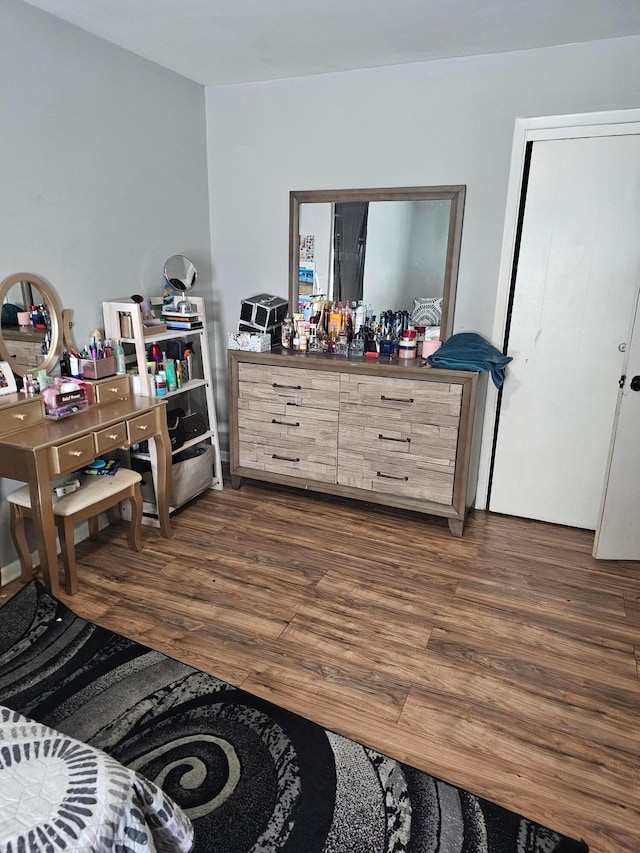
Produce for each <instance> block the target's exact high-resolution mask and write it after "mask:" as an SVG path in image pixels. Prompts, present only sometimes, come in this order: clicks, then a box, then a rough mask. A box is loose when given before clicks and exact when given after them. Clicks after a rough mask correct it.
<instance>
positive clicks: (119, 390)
mask: <svg viewBox="0 0 640 853" xmlns="http://www.w3.org/2000/svg"><path fill="white" fill-rule="evenodd" d="M93 393H94V394H95V402H96V403H97V404H98V405H101V404H102V403H109V402H112V401H114V400H126V399H127V397H130V396H131V387H130V383H129V377H128V376H112V377H110V378H109V379H105V380H103V381H102V382H96V384H95V385H94V387H93Z"/></svg>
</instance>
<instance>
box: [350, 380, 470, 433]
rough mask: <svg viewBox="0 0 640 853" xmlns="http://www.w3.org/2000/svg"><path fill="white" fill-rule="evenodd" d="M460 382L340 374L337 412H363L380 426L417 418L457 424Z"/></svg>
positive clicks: (418, 419) (459, 406)
mask: <svg viewBox="0 0 640 853" xmlns="http://www.w3.org/2000/svg"><path fill="white" fill-rule="evenodd" d="M461 405H462V385H461V384H457V383H448V382H428V381H425V380H421V379H415V380H414V379H397V378H392V377H389V378H386V377H376V376H361V375H359V374H353V373H351V374H349V373H343V374H341V376H340V412H341V417H342V413H346V412H349V411H353V410H355V411H358V410H360V411H363V412H365V411H366V415H365V416H366V417H368V418H376V419H378V420H377V423H379V424H380V425H382V424H383V423H385V422H387V421H388V419H389V418H391V419H393V420H396V421H397V420H403V421H418V422H422V423H431V424H437V425H440V426H450V427H456V428H457V427H458V425H459V422H460V410H461Z"/></svg>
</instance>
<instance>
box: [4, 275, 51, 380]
mask: <svg viewBox="0 0 640 853" xmlns="http://www.w3.org/2000/svg"><path fill="white" fill-rule="evenodd" d="M0 304H1V305H2V317H1V322H0V355H1V356H2V360H3V361H7V362H8V363H9V364H10V365H11V369H12V370H13V372H14V373H16V374H18V375H19V376H25V375H26V374H27V373H30V372H33V371H35V370H40V369H44V370H47V371H48V370H50V369H51V368H52V367H53V366H54V365H55V364H56V363H57V361H58V356H59V353H60V347H61V345H62V341H61V323H62V318H61V311H60V307H59V304H58V299H57V297H56V295H55V292H54V291H53V288H52V287H51V286H50V285H49V284H47V282H45V281H44V279H42V278H41V277H40V276H37V275H35V274H33V273H17V274H14V275H11V276H9V277H8V278H6V279H5V280H4V281H3V282H2V284H0Z"/></svg>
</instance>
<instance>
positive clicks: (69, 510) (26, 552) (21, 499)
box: [7, 468, 142, 595]
mask: <svg viewBox="0 0 640 853" xmlns="http://www.w3.org/2000/svg"><path fill="white" fill-rule="evenodd" d="M141 479H142V478H141V476H140V474H138V473H137V471H131V470H129V469H128V468H120V469H119V470H118V471H116V473H115V474H112V475H105V476H86V477H85V479H84V481H82V480H81V486H80V488H79V489H77V490H76V491H75V492H71V494H69V495H64V496H63V497H60V498H59V497H56V496H55V495H54V497H53V516H54V520H55V523H56V527H57V528H58V536H59V537H60V550H61V552H62V562H63V564H64V570H65V580H66V584H65V588H66V590H67V593H68V594H69V595H74V594H75V593H76V592H77V591H78V572H77V567H76V550H75V543H74V536H73V531H74V527H75V525H76V524H77V522H79V521H84V519H86V518H88V519H89V537H90V538H91V539H97V538H98V516H99V514H100V513H101V512H105V511H106V510H108V509H111V508H112V507H114V506H116V504H118V503H120V501H124V500H129V501H130V502H131V521H130V522H129V547H130V548H132V549H133V550H134V551H141V550H142V541H141V538H140V529H141V526H142V494H141V492H140V480H141ZM7 500H8V501H9V503H10V505H11V519H10V526H11V538H12V539H13V544H14V545H15V548H16V551H17V552H18V557H19V558H20V569H21V575H20V579H21V580H22V582H23V583H27V582H28V581H30V580H31V578H32V576H33V562H32V560H31V550H30V548H29V545H28V543H27V537H26V535H25V529H24V520H25V518H32V517H33V516H32V513H31V497H30V495H29V486H23V487H22V488H20V489H17V490H16V491H15V492H11V494H10V495H8V496H7Z"/></svg>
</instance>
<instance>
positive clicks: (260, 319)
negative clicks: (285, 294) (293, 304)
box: [240, 293, 289, 332]
mask: <svg viewBox="0 0 640 853" xmlns="http://www.w3.org/2000/svg"><path fill="white" fill-rule="evenodd" d="M288 310H289V303H288V302H287V300H286V299H282V298H281V297H280V296H271V295H270V294H268V293H260V294H259V295H258V296H251V297H249V299H243V300H242V303H241V306H240V322H241V323H247V324H249V325H251V326H252V327H253V329H256V330H261V331H263V332H268V331H270V330H271V329H272V328H273V326H279V325H280V323H282V321H283V320H284V318H285V317H286V316H287V311H288Z"/></svg>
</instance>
